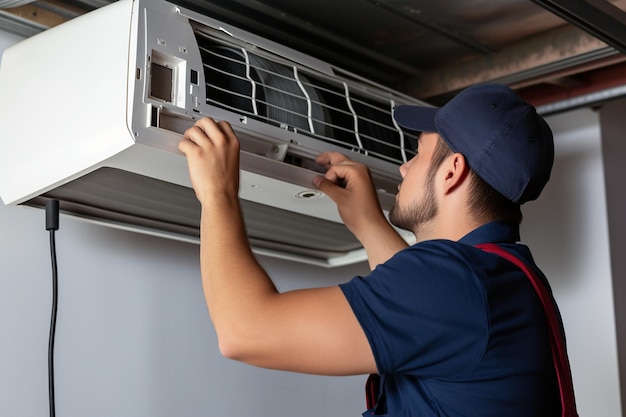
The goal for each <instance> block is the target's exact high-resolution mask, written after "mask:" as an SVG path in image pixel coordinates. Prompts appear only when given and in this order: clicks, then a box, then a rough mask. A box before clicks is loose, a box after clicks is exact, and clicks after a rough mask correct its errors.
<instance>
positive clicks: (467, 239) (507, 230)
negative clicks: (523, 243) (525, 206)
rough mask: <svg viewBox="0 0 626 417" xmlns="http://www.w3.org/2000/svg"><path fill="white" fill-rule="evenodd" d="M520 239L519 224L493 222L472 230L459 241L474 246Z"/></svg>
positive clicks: (512, 241)
mask: <svg viewBox="0 0 626 417" xmlns="http://www.w3.org/2000/svg"><path fill="white" fill-rule="evenodd" d="M519 240H520V235H519V225H517V224H514V223H499V222H491V223H487V224H484V225H482V226H480V227H478V228H476V229H474V230H472V231H471V232H469V233H468V234H466V235H465V236H463V237H462V238H461V239H460V240H459V242H460V243H465V244H467V245H472V246H473V245H478V244H480V243H515V242H518V241H519Z"/></svg>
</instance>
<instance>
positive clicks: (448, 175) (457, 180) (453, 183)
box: [442, 152, 470, 194]
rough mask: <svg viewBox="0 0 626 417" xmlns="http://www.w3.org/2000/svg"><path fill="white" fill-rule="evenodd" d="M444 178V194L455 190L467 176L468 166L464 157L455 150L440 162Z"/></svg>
mask: <svg viewBox="0 0 626 417" xmlns="http://www.w3.org/2000/svg"><path fill="white" fill-rule="evenodd" d="M442 168H443V171H442V173H443V178H444V183H443V184H444V192H445V193H446V194H448V193H450V192H452V191H454V190H456V189H457V188H458V187H459V186H460V185H462V184H463V183H464V182H465V181H466V180H468V178H469V170H470V167H469V165H468V164H467V161H466V160H465V157H464V156H463V155H462V154H460V153H458V152H456V153H453V154H452V155H450V156H449V157H448V158H446V160H445V161H444V162H443V164H442Z"/></svg>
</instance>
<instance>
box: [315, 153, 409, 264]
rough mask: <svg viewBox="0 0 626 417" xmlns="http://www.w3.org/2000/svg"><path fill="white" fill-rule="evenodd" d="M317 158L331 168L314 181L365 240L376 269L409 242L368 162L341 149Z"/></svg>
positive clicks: (362, 241)
mask: <svg viewBox="0 0 626 417" xmlns="http://www.w3.org/2000/svg"><path fill="white" fill-rule="evenodd" d="M316 162H317V163H318V164H320V165H323V166H325V167H326V168H327V171H326V173H325V174H324V176H318V177H316V178H315V179H314V181H313V184H314V185H315V186H316V187H317V188H318V189H319V190H320V191H322V192H324V193H325V194H326V195H328V197H330V198H331V199H332V200H333V201H334V202H335V203H336V204H337V209H338V210H339V215H340V216H341V219H342V220H343V222H344V224H345V225H346V227H347V228H348V229H349V230H350V231H351V232H352V233H353V234H354V235H355V236H356V238H357V239H359V241H360V242H361V243H362V244H363V247H364V248H365V250H366V252H367V255H368V259H369V263H370V267H371V268H372V269H373V268H374V267H376V265H378V264H380V263H382V262H384V261H386V260H387V259H389V258H390V257H391V256H393V254H395V253H396V252H397V251H398V250H400V249H403V248H404V247H406V246H407V244H406V242H405V241H404V239H402V237H401V236H400V235H399V234H398V233H397V232H396V231H395V229H394V228H393V227H392V226H391V225H390V224H389V222H388V221H387V219H386V217H385V215H384V213H383V211H382V209H381V207H380V202H379V201H378V195H377V194H376V189H375V187H374V183H373V181H372V177H371V174H370V170H369V169H368V168H367V167H366V166H365V165H363V164H360V163H358V162H355V161H353V160H351V159H349V158H348V157H346V156H345V155H342V154H340V153H337V152H324V153H322V154H320V155H319V156H318V157H317V159H316Z"/></svg>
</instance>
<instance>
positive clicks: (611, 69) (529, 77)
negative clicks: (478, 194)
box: [0, 0, 626, 113]
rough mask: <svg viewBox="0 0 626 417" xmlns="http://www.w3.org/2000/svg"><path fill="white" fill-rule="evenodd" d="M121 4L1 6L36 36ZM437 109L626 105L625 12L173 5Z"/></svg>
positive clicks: (289, 1)
mask: <svg viewBox="0 0 626 417" xmlns="http://www.w3.org/2000/svg"><path fill="white" fill-rule="evenodd" d="M111 2H112V0H41V1H34V2H32V1H28V0H0V28H3V29H5V30H9V31H11V32H14V33H18V34H21V35H25V36H30V35H32V34H34V33H37V32H39V31H42V30H45V29H46V28H48V27H51V26H55V25H57V24H59V23H62V22H64V21H66V20H69V19H72V18H74V17H76V16H79V15H80V14H83V13H85V12H88V11H90V10H93V9H95V8H98V7H102V6H104V5H106V4H108V3H111ZM173 2H175V3H177V4H180V5H182V6H184V7H187V8H189V9H193V10H195V11H198V12H200V13H203V14H206V15H209V16H211V17H214V18H217V19H218V20H222V21H224V22H228V23H231V24H233V25H235V26H239V27H241V28H243V29H246V30H248V31H251V32H255V33H257V34H259V35H262V36H264V37H266V38H269V39H272V40H275V41H277V42H279V43H282V44H285V45H287V46H290V47H292V48H294V49H298V50H301V51H303V52H306V53H308V54H309V55H313V56H315V57H318V58H321V59H323V60H325V61H327V62H329V63H331V64H334V65H336V66H338V67H340V68H343V69H345V70H348V71H350V72H353V73H355V74H357V75H360V76H363V77H366V78H368V79H370V80H373V81H375V82H378V83H379V84H382V85H386V86H388V87H391V88H393V89H395V90H398V91H401V92H403V93H405V94H408V95H411V96H414V97H416V98H419V99H421V100H424V101H427V102H430V103H432V104H435V105H442V104H443V103H445V102H446V101H447V100H448V99H449V98H450V97H452V96H453V95H454V94H455V93H456V92H458V91H459V90H460V89H462V88H464V87H467V86H469V85H472V84H476V83H480V82H486V81H495V82H501V83H505V84H508V85H509V86H511V87H512V88H514V89H515V90H517V91H518V92H519V93H520V95H522V96H524V97H525V98H526V99H528V100H529V101H530V102H532V103H533V104H535V105H536V106H538V107H540V108H541V109H543V110H544V111H543V112H544V113H549V112H550V111H558V109H560V108H571V107H575V106H577V105H583V104H584V105H589V104H590V103H591V104H593V103H595V102H600V101H602V100H606V99H610V98H613V97H617V96H620V95H626V12H625V10H626V0H616V1H606V0H438V1H432V0H340V1H338V0H314V1H313V0H308V1H306V0H301V1H293V0H174V1H173Z"/></svg>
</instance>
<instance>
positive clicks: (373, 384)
mask: <svg viewBox="0 0 626 417" xmlns="http://www.w3.org/2000/svg"><path fill="white" fill-rule="evenodd" d="M379 391H380V375H378V374H370V375H369V376H368V377H367V382H366V383H365V405H366V406H367V409H368V410H371V409H372V408H374V407H376V402H377V401H378V395H379Z"/></svg>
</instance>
